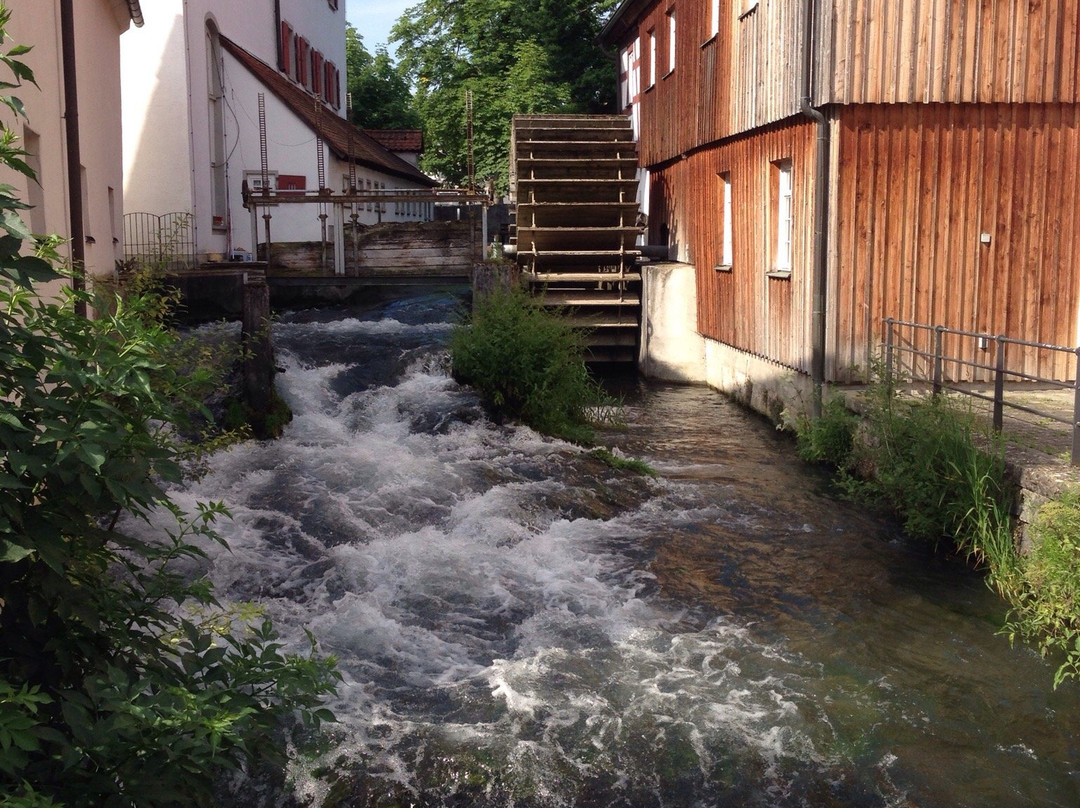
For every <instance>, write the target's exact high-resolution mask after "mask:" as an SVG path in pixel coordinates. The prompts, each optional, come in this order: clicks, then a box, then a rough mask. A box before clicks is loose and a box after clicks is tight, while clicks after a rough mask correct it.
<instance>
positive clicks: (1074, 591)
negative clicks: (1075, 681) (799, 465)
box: [797, 384, 1080, 687]
mask: <svg viewBox="0 0 1080 808" xmlns="http://www.w3.org/2000/svg"><path fill="white" fill-rule="evenodd" d="M797 440H798V451H799V454H800V456H801V457H802V458H803V459H805V460H807V461H810V462H821V463H827V464H829V465H831V466H833V467H834V469H835V476H834V479H835V480H836V482H837V483H838V485H839V486H840V488H841V490H842V491H843V492H844V493H845V494H846V495H847V496H848V497H849V498H851V499H855V500H857V501H861V502H867V503H871V504H874V505H877V506H881V507H884V508H886V509H888V510H889V511H891V512H893V513H895V514H897V516H898V517H899V518H900V519H901V520H902V521H903V524H904V529H905V531H906V532H907V533H908V534H909V535H911V536H913V537H916V538H920V539H924V540H927V541H930V542H932V543H934V544H935V545H937V544H940V543H941V542H947V543H948V544H949V546H950V549H951V550H953V551H955V552H958V553H960V554H962V555H965V556H966V557H967V558H968V559H969V560H970V561H973V562H974V563H976V564H978V565H979V566H981V567H982V568H983V569H984V570H985V571H986V581H987V584H988V585H989V586H990V587H991V588H993V589H994V590H996V591H997V592H998V594H999V595H1001V596H1002V597H1003V598H1004V599H1005V600H1006V601H1008V603H1009V605H1010V607H1011V608H1010V612H1009V616H1008V618H1007V619H1006V623H1005V626H1004V627H1003V629H1002V633H1004V634H1007V635H1008V636H1009V638H1010V640H1012V641H1015V640H1017V639H1020V640H1022V641H1025V642H1031V643H1033V644H1034V645H1035V646H1036V647H1037V648H1038V649H1039V651H1040V652H1041V653H1042V654H1043V655H1051V654H1060V655H1061V658H1062V661H1061V662H1060V663H1059V666H1058V668H1057V670H1056V672H1055V675H1054V686H1055V687H1057V686H1058V685H1059V684H1061V682H1063V681H1064V680H1065V679H1068V678H1080V493H1078V492H1071V493H1067V494H1065V495H1063V496H1062V497H1060V498H1058V499H1056V500H1052V501H1050V502H1049V503H1047V504H1046V505H1044V506H1043V507H1042V508H1041V509H1040V511H1039V513H1038V516H1037V518H1036V521H1035V522H1034V524H1033V525H1032V526H1031V528H1030V536H1031V540H1032V543H1031V551H1030V553H1029V554H1028V555H1026V556H1021V555H1020V554H1019V553H1018V552H1017V548H1016V544H1015V542H1014V540H1013V534H1012V518H1011V507H1010V506H1011V502H1010V498H1009V493H1008V491H1007V486H1006V483H1005V457H1004V445H1003V442H1002V440H1001V438H1000V436H998V435H995V434H994V433H993V432H992V431H991V430H989V429H988V428H985V427H981V426H980V425H979V423H978V421H977V420H976V419H975V418H974V417H973V416H972V415H971V413H970V412H968V411H966V410H964V409H962V408H960V407H959V406H958V405H957V404H956V403H955V402H953V401H950V400H948V399H946V398H942V397H932V398H905V397H900V396H897V395H896V394H895V392H894V391H892V390H890V389H887V388H886V387H885V386H884V385H882V384H877V385H874V386H873V387H872V388H871V395H870V397H869V406H868V407H867V411H866V413H865V417H860V416H858V415H856V414H854V413H852V412H851V411H849V410H848V409H847V408H846V407H845V406H844V405H843V402H842V401H841V400H840V399H834V400H833V401H831V402H829V404H827V405H826V407H825V408H824V411H823V413H822V416H821V418H819V419H817V420H814V421H811V420H809V419H804V420H802V421H801V422H800V423H799V425H798V428H797Z"/></svg>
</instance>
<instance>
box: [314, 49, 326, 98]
mask: <svg viewBox="0 0 1080 808" xmlns="http://www.w3.org/2000/svg"><path fill="white" fill-rule="evenodd" d="M324 72H325V71H324V70H323V58H322V54H321V53H319V52H318V51H317V50H314V49H312V51H311V91H312V92H313V93H315V95H317V96H320V97H322V94H323V77H324Z"/></svg>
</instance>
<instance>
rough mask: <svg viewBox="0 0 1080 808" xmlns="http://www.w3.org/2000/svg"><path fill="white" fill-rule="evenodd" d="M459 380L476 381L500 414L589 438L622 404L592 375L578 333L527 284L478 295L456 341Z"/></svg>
mask: <svg viewBox="0 0 1080 808" xmlns="http://www.w3.org/2000/svg"><path fill="white" fill-rule="evenodd" d="M450 355H451V360H452V364H453V374H454V378H455V379H457V380H458V381H460V382H463V383H466V384H470V385H472V386H473V387H475V388H476V389H477V390H478V391H479V392H480V394H481V396H482V397H483V399H484V403H485V405H486V406H487V407H488V409H489V410H490V411H491V412H492V414H493V415H494V416H495V417H497V418H504V419H510V420H517V421H521V422H523V423H525V424H528V425H529V426H531V427H532V428H533V429H535V430H537V431H538V432H541V433H543V434H545V435H551V436H553V437H558V438H563V439H565V440H569V441H572V442H575V443H581V444H590V443H592V441H593V438H594V425H595V424H596V423H598V422H599V421H601V420H608V421H610V420H611V419H612V418H613V417H614V416H613V415H612V413H611V411H612V408H613V407H615V404H616V402H615V401H614V399H613V398H612V397H611V396H610V395H609V394H608V393H606V392H605V391H604V390H603V388H601V387H600V385H599V384H598V383H597V382H596V380H594V379H593V378H592V376H590V375H589V371H588V368H586V366H585V360H584V355H585V348H584V343H583V340H582V336H581V334H580V333H578V332H577V331H575V330H574V329H573V328H572V327H571V326H570V324H569V323H568V322H567V321H566V320H565V319H564V318H563V317H561V316H560V315H558V314H555V313H552V312H550V311H548V310H546V309H545V308H544V307H543V306H541V305H540V304H539V303H537V302H536V301H535V300H533V299H532V298H531V297H530V296H529V295H528V294H527V293H526V292H525V291H524V290H522V289H517V288H515V289H509V290H506V289H500V290H495V291H492V292H490V293H488V294H486V295H484V297H483V298H481V299H479V300H478V301H477V303H476V306H475V307H474V309H473V312H472V316H471V318H470V319H469V321H467V322H466V323H463V324H462V325H460V326H458V327H457V328H456V329H455V330H454V333H453V335H452V337H451V340H450Z"/></svg>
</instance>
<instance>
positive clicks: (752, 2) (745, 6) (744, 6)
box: [739, 0, 758, 17]
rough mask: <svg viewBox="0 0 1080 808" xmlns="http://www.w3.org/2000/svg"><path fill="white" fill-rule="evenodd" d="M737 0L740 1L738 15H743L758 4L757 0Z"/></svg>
mask: <svg viewBox="0 0 1080 808" xmlns="http://www.w3.org/2000/svg"><path fill="white" fill-rule="evenodd" d="M739 2H740V3H741V5H740V9H741V11H740V12H739V16H740V17H745V16H746V15H747V14H749V13H750V12H751V11H753V10H754V9H755V8H757V6H758V0H739Z"/></svg>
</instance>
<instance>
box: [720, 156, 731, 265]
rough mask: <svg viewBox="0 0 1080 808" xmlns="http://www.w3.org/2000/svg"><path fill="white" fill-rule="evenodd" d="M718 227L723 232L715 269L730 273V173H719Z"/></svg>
mask: <svg viewBox="0 0 1080 808" xmlns="http://www.w3.org/2000/svg"><path fill="white" fill-rule="evenodd" d="M719 176H720V217H721V218H720V226H721V227H722V228H723V232H722V233H721V235H720V266H719V267H717V269H720V270H727V271H730V270H731V267H732V264H733V262H734V259H733V256H732V253H733V247H734V245H733V242H732V238H731V230H732V226H733V225H732V218H733V217H732V208H731V172H730V171H724V172H721V173H720V175H719Z"/></svg>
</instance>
